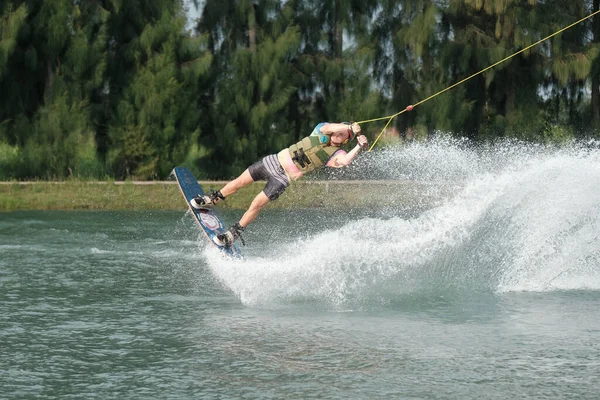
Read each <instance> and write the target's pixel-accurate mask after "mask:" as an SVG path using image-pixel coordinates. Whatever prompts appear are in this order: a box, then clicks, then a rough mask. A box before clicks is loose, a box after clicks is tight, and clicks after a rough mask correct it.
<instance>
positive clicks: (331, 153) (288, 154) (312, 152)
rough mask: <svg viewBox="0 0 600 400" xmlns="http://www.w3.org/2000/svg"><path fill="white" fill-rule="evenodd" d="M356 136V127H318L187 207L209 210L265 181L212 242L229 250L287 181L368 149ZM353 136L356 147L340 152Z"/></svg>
mask: <svg viewBox="0 0 600 400" xmlns="http://www.w3.org/2000/svg"><path fill="white" fill-rule="evenodd" d="M360 133H361V130H360V125H358V124H357V123H353V124H348V123H339V124H335V123H327V122H324V123H320V124H318V125H317V126H316V127H315V129H314V130H313V132H312V133H311V134H310V136H307V137H305V138H304V139H302V140H301V141H300V142H298V143H296V144H294V145H292V146H290V147H289V148H287V149H283V150H282V151H280V152H279V153H277V154H271V155H269V156H266V157H265V158H263V159H262V160H260V161H258V162H256V163H254V164H252V165H251V166H250V167H248V169H246V170H245V171H244V172H243V173H242V174H241V175H240V176H239V177H237V178H236V179H234V180H233V181H231V182H229V183H228V184H227V185H225V186H224V187H223V188H222V189H221V190H219V191H216V192H213V193H211V194H209V195H203V196H200V195H198V196H196V197H195V198H193V199H192V200H191V201H190V204H191V205H192V207H194V208H196V209H202V208H210V207H212V206H213V205H214V204H217V203H218V202H220V201H221V200H225V198H226V197H227V196H230V195H232V194H234V193H235V192H237V191H238V190H239V189H241V188H242V187H244V186H248V185H249V184H251V183H252V182H255V181H258V180H266V181H267V184H266V185H265V188H264V189H263V190H262V191H261V192H260V193H259V194H258V195H257V196H256V197H255V198H254V200H253V201H252V204H250V207H249V208H248V210H247V211H246V213H245V214H244V215H243V216H242V218H241V219H240V221H239V222H237V223H235V224H234V225H233V226H232V227H231V228H229V230H228V231H226V232H224V233H221V234H220V235H218V236H217V237H216V238H215V242H216V243H217V244H218V245H220V246H231V245H232V244H233V242H235V241H236V240H237V239H238V238H239V237H240V235H241V233H242V232H243V231H244V229H246V227H247V226H248V225H249V224H250V223H251V222H252V221H254V219H255V218H256V217H257V216H258V214H259V212H260V211H261V210H262V209H263V208H264V207H265V206H266V205H267V204H268V203H269V201H274V200H276V199H277V198H278V197H279V196H280V195H281V193H283V192H284V190H285V189H286V188H287V187H288V186H289V184H290V181H291V180H294V181H295V180H297V179H300V178H301V177H302V176H303V175H304V174H306V173H309V172H312V171H314V170H316V169H318V168H321V167H324V166H327V167H332V168H340V167H344V166H347V165H350V163H351V162H352V160H354V158H355V157H356V155H357V154H358V153H359V152H360V150H361V149H362V148H363V147H365V146H367V145H368V142H367V138H366V137H365V136H363V135H361V134H360ZM357 135H358V136H357ZM356 136H357V140H358V144H357V145H356V147H354V148H353V149H352V150H351V151H349V152H346V151H344V150H342V149H341V148H340V146H342V145H344V144H346V143H348V142H349V141H350V140H352V139H354V137H356Z"/></svg>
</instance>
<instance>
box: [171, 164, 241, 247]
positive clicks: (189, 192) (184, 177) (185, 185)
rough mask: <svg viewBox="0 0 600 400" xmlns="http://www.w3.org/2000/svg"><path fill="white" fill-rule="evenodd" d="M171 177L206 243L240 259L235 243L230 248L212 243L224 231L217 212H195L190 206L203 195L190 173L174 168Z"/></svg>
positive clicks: (212, 209) (204, 210)
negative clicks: (197, 197) (202, 233)
mask: <svg viewBox="0 0 600 400" xmlns="http://www.w3.org/2000/svg"><path fill="white" fill-rule="evenodd" d="M171 175H174V176H175V179H177V183H178V184H179V189H180V190H181V194H182V195H183V198H184V199H185V202H186V203H187V205H188V207H189V209H190V211H191V212H192V214H193V215H194V219H195V220H196V222H198V224H199V225H200V227H201V228H202V231H203V232H204V233H205V234H206V237H207V238H208V241H209V242H210V243H211V244H212V245H213V246H215V247H217V248H218V249H219V250H221V251H222V252H223V253H225V254H227V255H229V256H230V257H233V258H241V257H242V253H241V252H240V249H239V247H238V246H237V245H236V244H235V243H234V244H233V246H231V247H225V246H219V245H217V244H216V243H215V242H214V238H215V237H216V236H217V235H218V234H220V233H222V232H224V231H225V230H226V228H225V225H224V224H223V221H222V220H221V217H220V216H219V214H218V213H217V210H216V209H214V208H211V209H202V210H197V209H195V208H194V207H192V206H191V204H190V201H191V200H192V199H193V198H194V197H196V196H197V195H204V194H205V193H204V190H202V187H201V186H200V184H199V183H198V181H197V180H196V178H195V177H194V175H193V174H192V171H190V170H189V169H187V168H184V167H175V168H174V169H173V172H171Z"/></svg>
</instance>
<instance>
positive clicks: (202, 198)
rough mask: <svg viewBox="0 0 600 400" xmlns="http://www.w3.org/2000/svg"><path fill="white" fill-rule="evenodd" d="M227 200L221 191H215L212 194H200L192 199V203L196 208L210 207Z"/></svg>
mask: <svg viewBox="0 0 600 400" xmlns="http://www.w3.org/2000/svg"><path fill="white" fill-rule="evenodd" d="M221 200H225V196H223V194H221V191H220V190H218V191H216V192H215V191H213V192H211V193H210V194H205V195H198V196H196V197H194V198H193V199H192V200H190V205H191V206H192V207H194V208H195V209H196V210H201V209H209V208H212V206H214V205H215V203H217V202H219V201H221Z"/></svg>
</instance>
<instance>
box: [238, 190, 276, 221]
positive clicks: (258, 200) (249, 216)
mask: <svg viewBox="0 0 600 400" xmlns="http://www.w3.org/2000/svg"><path fill="white" fill-rule="evenodd" d="M269 201H270V200H269V198H268V197H267V195H266V194H265V192H263V191H261V192H260V193H259V194H258V195H256V197H255V198H254V200H252V203H251V204H250V207H249V208H248V210H247V211H246V212H245V213H244V215H243V216H242V219H240V222H239V223H240V225H241V226H242V227H243V228H246V227H247V226H248V225H250V224H251V223H252V221H254V220H255V219H256V217H257V216H258V213H260V210H262V209H263V208H264V207H265V206H266V205H267V204H269Z"/></svg>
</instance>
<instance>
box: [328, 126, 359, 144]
mask: <svg viewBox="0 0 600 400" xmlns="http://www.w3.org/2000/svg"><path fill="white" fill-rule="evenodd" d="M348 128H350V127H348ZM352 139H354V134H353V133H352V131H351V130H350V129H348V131H341V132H335V133H333V134H332V135H331V141H330V143H331V145H332V146H342V145H344V144H346V143H348V142H349V141H350V140H352Z"/></svg>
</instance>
